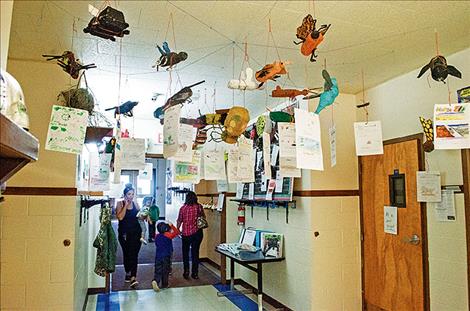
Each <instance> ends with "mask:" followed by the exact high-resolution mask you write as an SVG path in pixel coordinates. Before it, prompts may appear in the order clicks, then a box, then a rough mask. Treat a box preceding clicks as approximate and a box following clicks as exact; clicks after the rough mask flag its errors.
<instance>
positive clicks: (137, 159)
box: [115, 138, 145, 170]
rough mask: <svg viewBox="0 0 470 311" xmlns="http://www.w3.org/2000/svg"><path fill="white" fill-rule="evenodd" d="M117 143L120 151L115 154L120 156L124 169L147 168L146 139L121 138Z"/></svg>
mask: <svg viewBox="0 0 470 311" xmlns="http://www.w3.org/2000/svg"><path fill="white" fill-rule="evenodd" d="M117 144H119V146H120V149H119V150H120V151H119V152H118V154H115V157H119V163H120V167H121V169H122V170H143V169H144V168H145V139H143V138H121V139H118V141H117Z"/></svg>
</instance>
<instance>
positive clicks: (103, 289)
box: [86, 287, 106, 295]
mask: <svg viewBox="0 0 470 311" xmlns="http://www.w3.org/2000/svg"><path fill="white" fill-rule="evenodd" d="M105 293H106V287H92V288H89V289H88V290H87V292H86V294H87V295H96V294H105Z"/></svg>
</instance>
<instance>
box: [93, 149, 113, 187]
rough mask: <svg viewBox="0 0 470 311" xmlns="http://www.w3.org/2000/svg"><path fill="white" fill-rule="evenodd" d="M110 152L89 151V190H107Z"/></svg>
mask: <svg viewBox="0 0 470 311" xmlns="http://www.w3.org/2000/svg"><path fill="white" fill-rule="evenodd" d="M110 163H111V153H96V152H93V153H90V186H89V188H88V190H89V191H107V190H109V175H110Z"/></svg>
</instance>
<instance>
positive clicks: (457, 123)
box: [433, 103, 470, 149]
mask: <svg viewBox="0 0 470 311" xmlns="http://www.w3.org/2000/svg"><path fill="white" fill-rule="evenodd" d="M433 124H434V147H435V149H466V148H470V133H469V132H470V105H469V104H464V103H462V104H452V105H448V104H445V105H434V123H433Z"/></svg>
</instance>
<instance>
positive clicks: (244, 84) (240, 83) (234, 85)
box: [227, 67, 258, 91]
mask: <svg viewBox="0 0 470 311" xmlns="http://www.w3.org/2000/svg"><path fill="white" fill-rule="evenodd" d="M253 78H254V76H253V69H251V68H250V67H248V68H246V69H245V70H242V71H241V72H240V78H239V79H232V80H230V81H229V82H228V85H227V87H228V88H229V89H232V90H242V91H243V90H249V91H252V90H256V89H258V84H257V83H256V81H255V80H254V79H253Z"/></svg>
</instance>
